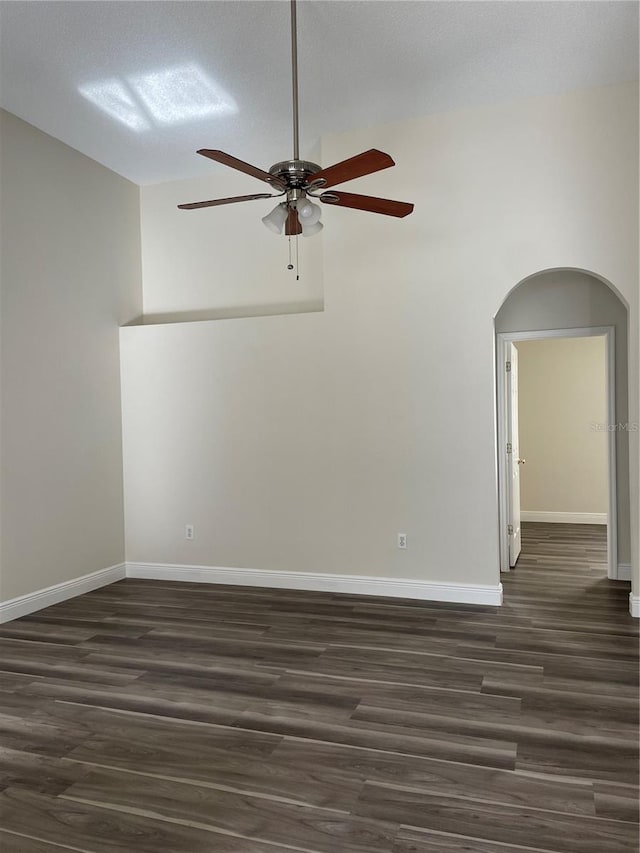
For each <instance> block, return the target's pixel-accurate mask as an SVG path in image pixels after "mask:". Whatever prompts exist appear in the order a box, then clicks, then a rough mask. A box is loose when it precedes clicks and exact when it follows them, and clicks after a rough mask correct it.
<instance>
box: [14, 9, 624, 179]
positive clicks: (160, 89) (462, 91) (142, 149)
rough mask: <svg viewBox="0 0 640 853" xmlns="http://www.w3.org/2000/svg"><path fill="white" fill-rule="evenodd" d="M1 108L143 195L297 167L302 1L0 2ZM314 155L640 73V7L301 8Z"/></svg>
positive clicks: (303, 79) (304, 110)
mask: <svg viewBox="0 0 640 853" xmlns="http://www.w3.org/2000/svg"><path fill="white" fill-rule="evenodd" d="M0 16H1V17H0V48H1V51H0V79H1V81H2V85H1V88H0V99H1V102H2V106H4V107H5V108H6V109H7V110H9V111H10V112H13V113H15V114H16V115H18V116H20V117H21V118H23V119H25V120H26V121H28V122H31V123H32V124H34V125H36V127H39V128H41V129H42V130H44V131H46V132H47V133H50V134H51V135H53V136H55V137H57V138H58V139H61V140H62V141H63V142H66V143H67V144H69V145H71V146H73V147H74V148H77V149H78V150H80V151H82V152H83V153H85V154H87V155H89V156H90V157H93V158H94V159H95V160H98V161H99V162H100V163H103V164H104V165H106V166H108V167H109V168H111V169H113V170H115V171H116V172H119V173H120V174H122V175H125V176H126V177H128V178H130V179H131V180H133V181H136V182H138V183H155V182H159V181H166V180H171V179H174V178H182V177H191V176H196V175H199V174H207V173H209V174H210V173H211V169H214V168H218V167H216V166H214V165H213V164H212V163H211V162H210V161H206V160H204V159H203V158H200V157H197V156H195V153H194V152H195V150H196V149H197V148H201V147H209V148H222V149H223V150H225V151H229V152H231V153H233V154H234V155H236V156H238V157H240V158H242V159H244V160H250V161H251V162H254V163H256V165H259V166H261V167H263V168H264V167H268V166H269V165H271V164H272V163H273V162H275V161H277V160H282V159H286V158H288V157H289V156H290V155H291V126H290V123H291V103H290V77H289V75H290V66H289V62H290V43H289V4H288V2H281V0H263V1H262V2H254V1H253V0H233V1H232V2H225V1H224V0H220V2H207V0H201V2H100V0H95V1H94V2H83V1H82V0H79V1H78V2H62V3H59V2H31V0H28V2H22V0H8V1H7V2H2V3H1V4H0ZM298 19H299V40H300V87H301V91H300V98H301V121H302V130H301V136H302V149H303V151H302V153H303V154H304V152H305V150H306V151H311V150H312V148H313V146H314V145H315V144H316V142H317V140H318V138H319V137H320V136H321V135H322V134H324V133H328V132H335V131H342V130H348V129H350V128H355V127H366V126H367V125H373V124H378V123H382V122H387V121H394V120H398V119H404V118H411V117H416V116H422V115H426V114H429V113H434V112H440V111H444V110H450V109H456V108H460V107H467V106H474V105H479V104H486V103H495V102H498V101H503V100H507V99H511V98H520V97H528V96H533V95H541V94H550V93H557V92H562V91H568V90H570V89H576V88H583V87H589V86H597V85H602V84H611V83H616V82H621V81H626V80H631V79H635V78H637V76H638V4H637V3H635V2H597V1H594V0H587V2H572V0H560V2H492V0H486V2H462V0H454V2H446V1H445V2H394V1H393V0H382V2H380V0H379V1H378V2H369V0H355V2H354V0H344V1H343V0H301V2H300V3H299V11H298Z"/></svg>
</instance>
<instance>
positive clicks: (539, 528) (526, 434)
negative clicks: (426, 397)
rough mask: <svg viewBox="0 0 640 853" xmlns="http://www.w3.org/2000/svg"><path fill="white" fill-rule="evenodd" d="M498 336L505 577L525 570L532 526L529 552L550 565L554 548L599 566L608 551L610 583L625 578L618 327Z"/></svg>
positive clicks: (500, 468) (529, 332)
mask: <svg viewBox="0 0 640 853" xmlns="http://www.w3.org/2000/svg"><path fill="white" fill-rule="evenodd" d="M496 340H497V376H498V381H497V402H498V480H499V498H500V500H499V514H500V528H499V529H500V570H501V572H508V571H510V570H511V569H512V568H513V567H514V566H515V565H516V564H517V562H518V558H519V556H520V552H521V548H522V542H523V529H524V531H525V543H526V545H525V548H526V547H529V548H530V549H531V554H530V555H529V556H534V557H535V558H536V559H539V560H541V561H544V553H545V549H546V547H547V545H548V544H549V543H553V542H554V540H555V541H556V543H557V542H558V541H559V540H561V539H562V540H565V539H566V540H567V541H568V542H571V543H572V545H574V546H576V547H578V546H582V551H583V553H584V556H585V558H587V559H589V560H590V561H591V563H592V565H593V566H594V568H595V569H596V570H597V569H598V568H599V561H600V562H602V561H603V559H604V557H605V554H606V575H607V577H608V578H610V579H614V580H617V579H622V578H620V573H619V562H618V513H617V496H618V489H617V483H616V470H617V462H616V448H617V442H616V426H617V424H616V388H615V376H616V341H615V327H614V326H593V327H583V328H567V329H547V330H537V331H520V332H503V333H498V335H497V339H496ZM519 368H520V369H519ZM523 368H524V370H523ZM523 380H524V383H525V384H523ZM523 391H526V394H525V395H524V396H523V394H522V392H523ZM523 418H524V422H523ZM527 456H529V461H528V464H529V468H525V465H526V464H527ZM525 470H526V475H524V477H523V471H525ZM523 486H524V488H523ZM523 523H524V527H523ZM558 525H562V527H558ZM567 525H570V526H567ZM605 543H606V545H605ZM556 551H557V548H556ZM625 579H626V578H625Z"/></svg>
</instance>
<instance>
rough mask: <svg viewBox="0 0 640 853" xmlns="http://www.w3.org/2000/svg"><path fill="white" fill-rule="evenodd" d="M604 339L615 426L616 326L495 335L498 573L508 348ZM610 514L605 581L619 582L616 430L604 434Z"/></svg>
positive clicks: (503, 560) (504, 536)
mask: <svg viewBox="0 0 640 853" xmlns="http://www.w3.org/2000/svg"><path fill="white" fill-rule="evenodd" d="M593 337H604V339H605V358H606V399H607V414H606V417H607V423H608V424H615V423H616V370H615V360H616V354H615V326H587V327H584V328H577V329H543V330H535V331H533V330H532V331H528V332H527V331H525V332H498V333H497V334H496V391H497V395H496V401H497V430H496V433H497V441H498V447H497V454H498V524H499V527H498V537H499V554H500V571H501V572H509V571H511V568H510V566H509V536H508V532H507V523H508V505H509V487H510V486H509V478H508V476H507V458H506V457H507V371H506V367H505V365H506V361H507V357H506V355H507V345H508V344H511V343H518V342H519V341H539V340H544V339H546V338H593ZM607 445H608V454H607V461H608V483H609V501H608V504H609V511H608V513H607V577H609V578H610V579H612V580H617V579H618V512H617V491H616V430H615V429H609V430H607Z"/></svg>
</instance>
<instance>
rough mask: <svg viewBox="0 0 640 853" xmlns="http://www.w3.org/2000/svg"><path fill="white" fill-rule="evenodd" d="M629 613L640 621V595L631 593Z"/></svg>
mask: <svg viewBox="0 0 640 853" xmlns="http://www.w3.org/2000/svg"><path fill="white" fill-rule="evenodd" d="M629 613H630V614H631V615H632V616H633V617H634V618H635V619H640V595H632V594H631V593H629Z"/></svg>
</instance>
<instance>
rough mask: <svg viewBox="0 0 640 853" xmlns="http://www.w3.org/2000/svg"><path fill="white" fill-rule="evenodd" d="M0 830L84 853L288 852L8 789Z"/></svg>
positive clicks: (183, 824)
mask: <svg viewBox="0 0 640 853" xmlns="http://www.w3.org/2000/svg"><path fill="white" fill-rule="evenodd" d="M0 826H2V827H3V829H5V830H7V831H11V832H14V833H20V834H22V835H23V836H26V837H27V838H29V836H36V837H38V838H40V839H42V837H43V836H45V839H44V840H46V842H52V843H54V844H59V845H60V846H62V848H63V849H64V848H65V845H66V846H68V847H69V848H70V849H72V850H81V851H83V853H84V851H86V853H132V851H140V853H160V851H166V853H213V851H215V853H291V848H290V847H286V846H281V845H278V844H275V845H274V844H263V843H261V842H259V841H256V840H248V839H245V838H237V837H233V836H230V835H224V834H221V833H216V832H211V831H210V830H208V829H203V828H202V827H200V826H192V825H189V823H188V822H187V821H186V820H178V821H170V820H165V819H157V818H156V817H155V816H154V815H138V814H134V813H132V812H127V811H121V810H118V811H113V810H109V809H106V808H100V807H98V806H95V805H90V804H86V803H80V802H76V801H72V800H65V799H62V798H61V797H48V796H46V795H44V794H35V793H31V792H28V791H24V790H20V789H11V788H10V789H7V790H6V791H4V792H3V793H2V794H0ZM5 834H6V833H5ZM20 843H21V842H17V844H18V845H19V844H20ZM31 843H32V842H25V845H29V844H31ZM54 849H57V848H54ZM32 850H33V853H40V850H39V849H38V847H35V849H34V848H31V847H30V846H25V847H24V849H23V848H21V847H20V846H17V851H19V853H26V851H29V853H31V851H32ZM45 850H46V848H45ZM3 853H4V850H3ZM43 853H44V851H43ZM47 853H49V851H47ZM51 853H53V851H51Z"/></svg>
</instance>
